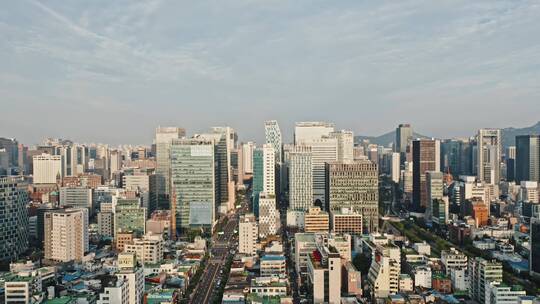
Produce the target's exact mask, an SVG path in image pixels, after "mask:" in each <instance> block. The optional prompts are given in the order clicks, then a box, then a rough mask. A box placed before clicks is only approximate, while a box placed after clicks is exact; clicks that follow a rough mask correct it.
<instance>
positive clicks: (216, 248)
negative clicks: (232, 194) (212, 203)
mask: <svg viewBox="0 0 540 304" xmlns="http://www.w3.org/2000/svg"><path fill="white" fill-rule="evenodd" d="M235 229H238V215H236V214H234V215H229V220H228V222H227V224H226V225H225V227H224V228H223V234H217V233H216V234H214V236H213V237H212V241H211V244H210V246H211V249H210V250H211V251H210V258H209V259H208V262H207V265H206V268H205V270H204V273H203V275H202V276H201V279H200V281H199V284H197V287H196V289H195V292H194V293H193V294H192V296H191V300H190V303H192V304H199V303H204V304H206V303H210V301H211V300H212V296H213V295H214V293H215V292H217V290H218V289H219V288H218V285H219V284H218V282H220V283H223V284H224V283H225V282H221V280H222V279H223V280H226V278H221V275H222V272H223V268H224V266H225V262H226V261H227V258H229V257H230V255H232V253H231V252H230V250H231V249H232V248H234V237H235V233H234V230H235Z"/></svg>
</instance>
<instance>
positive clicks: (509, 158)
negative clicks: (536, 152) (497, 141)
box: [505, 146, 540, 182]
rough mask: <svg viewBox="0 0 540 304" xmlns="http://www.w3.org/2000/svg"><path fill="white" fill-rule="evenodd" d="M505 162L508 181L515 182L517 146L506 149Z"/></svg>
mask: <svg viewBox="0 0 540 304" xmlns="http://www.w3.org/2000/svg"><path fill="white" fill-rule="evenodd" d="M539 149H540V148H539ZM505 160H506V180H507V181H509V182H513V181H515V180H516V146H509V147H508V148H506V153H505Z"/></svg>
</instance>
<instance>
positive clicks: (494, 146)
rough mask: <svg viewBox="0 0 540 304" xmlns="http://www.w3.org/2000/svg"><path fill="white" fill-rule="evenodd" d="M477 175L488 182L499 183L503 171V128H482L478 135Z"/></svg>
mask: <svg viewBox="0 0 540 304" xmlns="http://www.w3.org/2000/svg"><path fill="white" fill-rule="evenodd" d="M476 172H477V176H478V179H479V180H481V181H484V182H486V183H488V184H492V185H498V184H499V181H500V172H501V130H500V129H480V130H478V136H477V169H476Z"/></svg>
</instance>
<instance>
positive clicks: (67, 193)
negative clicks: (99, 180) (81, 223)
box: [60, 187, 92, 213]
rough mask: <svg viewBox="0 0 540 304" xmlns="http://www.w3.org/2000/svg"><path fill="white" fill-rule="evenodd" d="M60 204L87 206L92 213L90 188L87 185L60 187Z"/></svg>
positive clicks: (74, 206) (76, 206) (73, 206)
mask: <svg viewBox="0 0 540 304" xmlns="http://www.w3.org/2000/svg"><path fill="white" fill-rule="evenodd" d="M60 206H69V207H72V208H87V209H88V210H89V211H90V213H92V189H90V188H87V187H61V188H60Z"/></svg>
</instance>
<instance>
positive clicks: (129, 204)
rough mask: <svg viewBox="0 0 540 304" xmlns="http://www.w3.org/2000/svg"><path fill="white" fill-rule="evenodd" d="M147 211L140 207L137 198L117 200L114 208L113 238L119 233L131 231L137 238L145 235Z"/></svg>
mask: <svg viewBox="0 0 540 304" xmlns="http://www.w3.org/2000/svg"><path fill="white" fill-rule="evenodd" d="M147 214H148V213H147V210H146V208H144V207H141V205H140V201H139V199H138V198H134V199H118V201H117V203H116V206H115V207H114V236H115V238H116V236H117V234H118V233H119V232H128V231H131V232H133V233H135V234H136V235H137V236H142V235H144V234H145V233H146V217H147Z"/></svg>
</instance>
